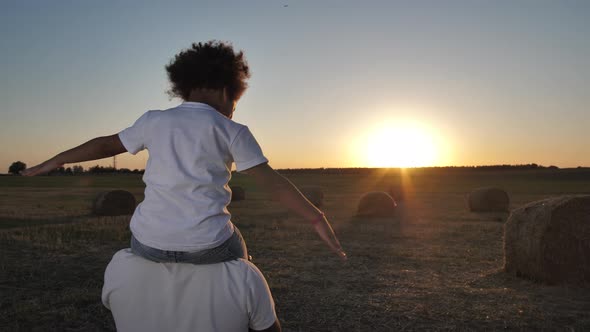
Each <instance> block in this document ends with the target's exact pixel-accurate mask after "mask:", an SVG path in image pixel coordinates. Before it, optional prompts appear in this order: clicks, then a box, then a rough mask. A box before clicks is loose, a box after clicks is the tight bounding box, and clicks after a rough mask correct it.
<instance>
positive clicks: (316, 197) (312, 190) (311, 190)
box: [299, 186, 324, 208]
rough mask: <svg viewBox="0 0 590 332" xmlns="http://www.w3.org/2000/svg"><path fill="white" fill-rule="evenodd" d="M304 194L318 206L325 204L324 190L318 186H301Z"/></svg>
mask: <svg viewBox="0 0 590 332" xmlns="http://www.w3.org/2000/svg"><path fill="white" fill-rule="evenodd" d="M299 190H300V191H301V193H302V194H303V196H305V198H307V200H309V201H310V202H311V203H312V204H313V205H315V206H316V207H317V208H319V207H321V206H322V205H323V204H324V190H323V189H322V187H318V186H307V187H301V188H299Z"/></svg>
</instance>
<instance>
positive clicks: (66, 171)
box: [8, 161, 145, 176]
mask: <svg viewBox="0 0 590 332" xmlns="http://www.w3.org/2000/svg"><path fill="white" fill-rule="evenodd" d="M25 169H27V164H25V163H24V162H22V161H15V162H13V163H12V164H11V165H10V167H8V173H10V174H13V175H20V172H21V171H24V170H25ZM144 171H145V170H143V169H137V168H136V169H134V170H131V169H129V168H114V167H111V166H107V167H104V166H99V165H96V166H92V167H90V168H88V169H84V167H82V166H81V165H74V166H71V167H60V168H57V169H55V170H53V171H51V172H49V173H48V174H47V175H49V176H56V175H57V176H64V175H84V174H90V175H92V174H143V173H144Z"/></svg>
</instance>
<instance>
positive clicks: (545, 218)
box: [504, 195, 590, 284]
mask: <svg viewBox="0 0 590 332" xmlns="http://www.w3.org/2000/svg"><path fill="white" fill-rule="evenodd" d="M504 267H505V270H506V271H507V272H511V273H515V274H517V275H520V276H526V277H529V278H532V279H535V280H539V281H544V282H547V283H551V284H555V283H572V284H590V195H585V196H562V197H554V198H549V199H546V200H542V201H537V202H533V203H530V204H528V205H525V206H524V207H521V208H519V209H516V210H514V211H512V214H511V215H510V217H509V219H508V221H507V222H506V224H505V225H504Z"/></svg>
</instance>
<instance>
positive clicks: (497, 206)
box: [468, 187, 510, 212]
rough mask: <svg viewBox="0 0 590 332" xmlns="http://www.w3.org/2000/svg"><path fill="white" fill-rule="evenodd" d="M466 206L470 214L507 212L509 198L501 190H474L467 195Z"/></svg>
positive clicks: (487, 188)
mask: <svg viewBox="0 0 590 332" xmlns="http://www.w3.org/2000/svg"><path fill="white" fill-rule="evenodd" d="M468 205H469V211H472V212H494V211H508V206H509V205H510V198H509V197H508V194H507V193H506V192H505V191H504V190H502V189H499V188H494V187H485V188H479V189H475V190H474V191H472V192H471V193H470V194H469V197H468Z"/></svg>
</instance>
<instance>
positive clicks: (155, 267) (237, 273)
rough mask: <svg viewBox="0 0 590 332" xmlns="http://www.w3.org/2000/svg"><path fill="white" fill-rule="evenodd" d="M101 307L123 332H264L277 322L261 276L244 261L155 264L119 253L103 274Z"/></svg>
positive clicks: (126, 251) (132, 255)
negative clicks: (106, 310)
mask: <svg viewBox="0 0 590 332" xmlns="http://www.w3.org/2000/svg"><path fill="white" fill-rule="evenodd" d="M102 302H103V304H104V305H105V306H106V307H107V308H109V309H110V310H111V312H112V314H113V318H114V319H115V324H116V326H117V331H121V332H126V331H142V332H151V331H154V332H155V331H158V332H161V331H177V332H183V331H227V332H231V331H247V330H248V328H251V329H253V330H264V329H267V328H269V327H270V326H272V325H273V324H274V322H275V320H276V319H277V317H276V313H275V308H274V302H273V299H272V295H271V293H270V290H269V288H268V285H267V283H266V280H265V279H264V276H263V275H262V273H261V272H260V271H259V270H258V268H256V266H255V265H254V264H252V263H250V262H248V261H246V260H243V259H239V260H234V261H229V262H224V263H217V264H204V265H194V264H184V263H155V262H151V261H149V260H146V259H144V258H141V257H139V256H136V255H134V254H133V253H132V252H131V250H130V249H123V250H120V251H119V252H117V253H116V254H115V255H114V256H113V258H112V260H111V262H110V263H109V265H108V266H107V269H106V271H105V277H104V286H103V289H102Z"/></svg>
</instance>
